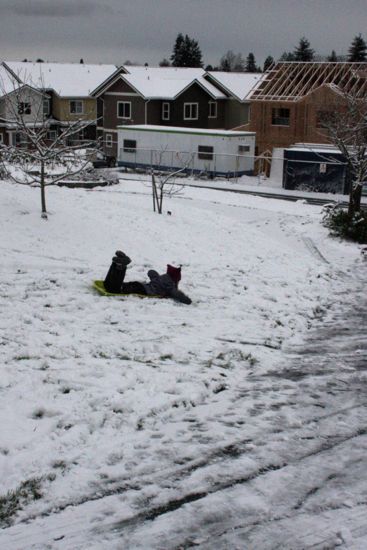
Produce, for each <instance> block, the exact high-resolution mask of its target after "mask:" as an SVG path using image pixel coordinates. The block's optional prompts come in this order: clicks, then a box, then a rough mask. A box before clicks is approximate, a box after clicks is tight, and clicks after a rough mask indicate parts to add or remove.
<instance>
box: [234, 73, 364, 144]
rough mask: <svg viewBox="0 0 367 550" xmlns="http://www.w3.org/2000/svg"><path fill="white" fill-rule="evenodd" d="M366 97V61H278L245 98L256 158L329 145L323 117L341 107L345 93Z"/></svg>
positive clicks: (247, 127)
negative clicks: (276, 151) (300, 146)
mask: <svg viewBox="0 0 367 550" xmlns="http://www.w3.org/2000/svg"><path fill="white" fill-rule="evenodd" d="M355 90H359V93H360V94H361V97H367V63H347V62H336V63H332V62H307V63H306V62H280V63H277V64H276V65H275V66H274V68H273V69H272V70H270V71H269V72H267V73H265V74H264V76H263V77H262V79H261V81H260V82H259V84H258V86H257V87H256V88H255V89H254V90H253V91H252V92H251V93H250V94H249V99H250V101H251V119H250V121H249V123H248V124H246V125H244V126H241V129H243V130H251V131H255V132H256V144H257V150H258V153H259V154H262V153H264V152H266V151H268V152H269V153H271V152H272V151H273V149H274V148H286V147H289V146H290V145H293V144H295V143H308V144H310V143H313V144H316V143H317V144H323V143H324V144H325V143H330V138H329V135H328V133H327V131H326V129H325V124H324V121H325V118H327V115H329V114H330V113H335V112H337V111H338V110H343V109H345V98H344V94H345V93H348V92H349V93H353V91H355Z"/></svg>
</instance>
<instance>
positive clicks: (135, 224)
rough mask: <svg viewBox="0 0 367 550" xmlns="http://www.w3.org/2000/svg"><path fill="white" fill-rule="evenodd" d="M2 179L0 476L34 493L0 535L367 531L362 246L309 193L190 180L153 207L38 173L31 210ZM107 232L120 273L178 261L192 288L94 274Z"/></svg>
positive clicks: (121, 542) (123, 545) (78, 540)
mask: <svg viewBox="0 0 367 550" xmlns="http://www.w3.org/2000/svg"><path fill="white" fill-rule="evenodd" d="M0 193H2V196H1V198H2V204H3V205H5V211H6V213H7V214H6V215H5V216H3V218H2V220H1V230H2V234H3V235H5V236H6V240H5V241H4V244H5V242H6V246H3V245H1V246H2V254H3V263H2V278H1V293H0V299H1V304H0V305H1V308H2V309H1V312H2V317H1V329H2V333H1V346H0V352H1V360H2V363H1V368H2V377H1V388H0V391H1V397H2V400H1V410H0V412H1V423H2V437H1V441H0V447H1V449H0V451H1V454H0V468H1V479H2V480H4V481H3V488H2V491H1V496H2V497H6V495H8V493H7V491H9V490H16V489H17V487H19V486H20V484H21V483H22V482H24V481H29V480H38V482H39V490H40V493H41V498H39V499H37V500H33V501H32V500H30V501H27V502H24V505H23V506H22V507H21V509H19V510H18V512H17V514H16V516H15V518H12V522H13V525H11V524H8V525H3V529H2V531H0V547H1V548H6V549H7V550H13V549H16V550H19V549H27V550H29V549H33V550H34V549H37V550H41V549H42V550H46V548H47V549H48V548H51V549H52V550H54V549H55V550H65V549H67V550H69V549H70V550H76V549H80V550H82V549H83V550H84V549H86V548H93V549H107V548H108V549H109V550H110V549H113V550H122V549H124V550H125V549H129V550H130V549H131V550H133V549H134V550H135V549H141V550H150V549H152V550H153V549H154V550H158V549H159V550H161V549H162V550H178V549H179V548H191V547H198V548H202V549H204V550H212V549H213V548H215V549H223V550H224V549H228V548H231V549H232V548H234V549H236V548H238V549H241V550H242V549H246V550H247V549H251V550H252V549H253V550H255V549H256V550H258V549H261V550H266V549H275V548H280V549H282V550H284V549H289V550H290V549H292V550H293V549H302V548H334V547H335V546H337V545H338V546H339V547H341V548H343V545H344V548H348V549H352V548H353V549H357V548H360V549H362V548H365V547H366V541H367V532H366V528H365V523H366V522H365V517H366V514H367V510H366V501H367V499H366V490H367V487H366V481H365V471H366V458H365V456H366V446H367V437H366V401H367V396H366V380H367V373H366V370H365V366H366V337H365V334H364V327H365V324H366V323H365V316H366V303H365V302H362V301H361V300H362V298H363V296H364V293H363V290H364V288H365V264H363V262H362V261H361V260H360V259H359V251H358V250H356V247H355V246H352V245H348V244H345V243H339V242H337V241H333V240H331V239H329V238H328V237H327V234H326V231H325V230H324V229H323V228H322V227H321V226H320V224H319V219H320V216H319V209H317V208H316V207H309V206H307V205H303V204H297V205H289V204H282V203H281V201H278V202H277V204H273V202H274V201H268V200H266V199H256V198H252V197H251V198H248V197H240V196H235V197H234V196H232V194H228V193H226V194H225V195H226V196H223V195H221V194H220V193H219V192H218V193H217V192H210V195H208V192H207V191H206V192H205V191H199V190H190V191H189V192H187V193H185V196H184V197H182V198H177V199H174V200H172V201H171V202H170V203H169V204H170V210H171V211H172V213H173V215H172V216H161V217H159V216H157V215H154V214H152V213H151V210H150V208H151V204H150V200H149V199H150V196H149V194H148V192H146V191H145V190H144V188H143V190H142V189H140V188H138V189H136V188H135V187H134V186H131V187H129V186H127V185H126V184H124V186H121V187H116V188H114V189H107V190H104V191H101V192H94V193H85V192H82V191H77V190H75V191H70V190H66V189H55V190H53V192H52V193H50V195H51V198H50V200H51V199H52V200H51V204H52V205H53V208H54V211H55V213H54V214H52V216H50V220H49V222H47V223H46V222H44V221H41V220H39V217H38V212H37V207H38V202H37V199H38V196H35V191H34V190H27V189H24V188H22V189H19V188H18V187H10V186H8V187H6V188H5V190H4V189H0ZM106 243H109V244H108V246H107V245H106ZM121 243H123V244H121ZM125 245H126V246H125ZM119 246H121V247H123V248H124V249H125V250H126V251H127V252H128V253H129V252H130V251H131V250H133V251H134V255H133V259H134V260H135V262H134V265H133V267H132V270H131V272H130V273H131V275H130V273H129V276H130V278H142V277H144V274H145V272H146V270H147V269H148V268H149V267H151V266H154V267H158V269H159V265H160V264H162V262H164V261H170V262H173V263H174V262H175V261H176V262H177V263H183V264H184V268H183V272H184V279H183V284H182V288H183V290H184V291H186V292H187V293H188V294H189V295H190V296H191V297H192V298H193V301H194V303H193V306H190V307H186V306H183V305H178V304H175V303H173V302H170V301H157V300H152V301H150V300H139V299H129V300H120V299H116V300H110V299H106V298H102V297H100V296H98V295H95V294H93V292H91V290H90V281H91V280H92V278H93V277H97V276H101V275H102V274H103V272H104V271H105V269H106V262H108V259H109V257H110V255H111V253H110V249H111V248H112V251H113V249H114V248H117V247H119ZM107 248H108V250H106V249H107ZM345 319H347V322H346V321H345Z"/></svg>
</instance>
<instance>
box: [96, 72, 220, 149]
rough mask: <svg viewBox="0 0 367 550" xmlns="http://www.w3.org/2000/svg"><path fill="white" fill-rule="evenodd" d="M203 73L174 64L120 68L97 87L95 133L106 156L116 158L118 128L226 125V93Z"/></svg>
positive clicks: (213, 126) (215, 126)
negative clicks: (171, 65) (100, 138)
mask: <svg viewBox="0 0 367 550" xmlns="http://www.w3.org/2000/svg"><path fill="white" fill-rule="evenodd" d="M204 75H205V71H203V70H202V69H194V68H175V67H164V68H163V67H131V66H128V67H121V68H120V69H118V70H117V71H116V72H115V74H114V75H111V76H110V77H109V78H108V79H107V80H106V81H105V82H103V83H102V84H101V85H100V86H98V87H97V88H96V89H95V90H94V91H93V92H92V96H93V97H96V98H98V109H99V111H98V113H99V116H100V118H99V120H102V121H103V122H102V123H101V124H100V123H99V124H98V131H99V134H100V135H103V143H104V150H105V153H106V155H107V156H109V157H116V151H117V127H118V126H119V125H123V124H149V125H162V126H170V127H172V126H173V127H177V126H179V127H187V128H209V129H223V128H225V103H226V100H227V97H228V95H227V94H226V93H225V92H223V91H221V90H220V89H219V88H218V87H217V86H215V85H214V84H213V83H211V82H210V81H209V80H207V79H206V78H204Z"/></svg>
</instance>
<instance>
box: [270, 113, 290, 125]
mask: <svg viewBox="0 0 367 550" xmlns="http://www.w3.org/2000/svg"><path fill="white" fill-rule="evenodd" d="M289 119H290V111H289V109H272V113H271V123H272V125H273V126H289Z"/></svg>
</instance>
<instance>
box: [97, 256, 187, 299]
mask: <svg viewBox="0 0 367 550" xmlns="http://www.w3.org/2000/svg"><path fill="white" fill-rule="evenodd" d="M130 263H131V260H130V258H129V257H128V256H126V254H124V252H122V251H121V250H117V251H116V253H115V256H114V257H113V258H112V263H111V266H110V268H109V270H108V273H107V275H106V278H105V280H104V286H105V289H106V290H107V292H111V293H114V294H143V295H146V296H161V297H162V298H165V297H167V298H173V299H174V300H177V301H178V302H182V303H183V304H187V305H189V304H191V300H190V298H189V297H188V296H186V294H184V293H183V292H181V290H178V283H179V282H180V280H181V267H174V266H172V265H169V264H168V265H167V272H166V273H164V274H163V275H159V273H157V271H155V270H154V269H150V270H149V271H148V277H149V282H148V283H141V282H140V281H130V282H126V283H125V282H124V279H125V274H126V268H127V266H128V265H129V264H130Z"/></svg>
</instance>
